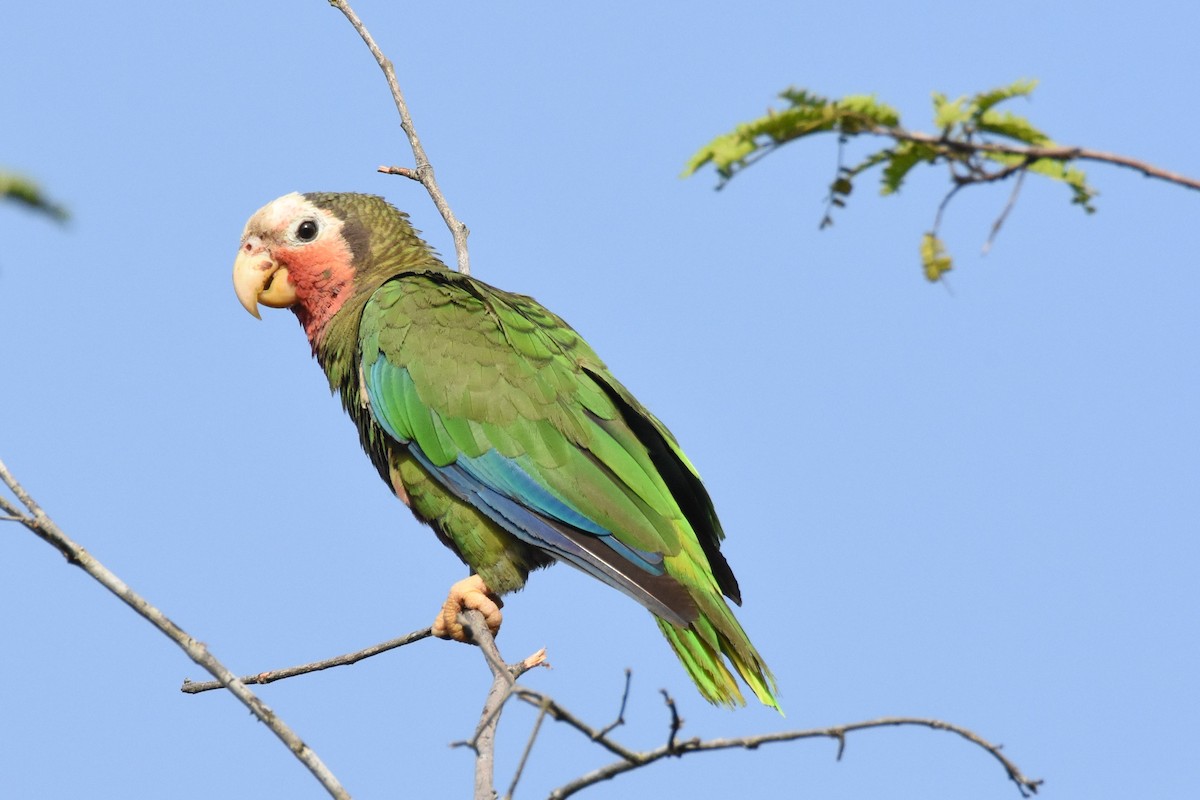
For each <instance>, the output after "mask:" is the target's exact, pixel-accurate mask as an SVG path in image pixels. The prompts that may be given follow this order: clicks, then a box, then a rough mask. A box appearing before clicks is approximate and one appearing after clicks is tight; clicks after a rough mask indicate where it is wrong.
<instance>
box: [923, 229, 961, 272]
mask: <svg viewBox="0 0 1200 800" xmlns="http://www.w3.org/2000/svg"><path fill="white" fill-rule="evenodd" d="M921 265H922V266H923V267H924V268H925V278H926V279H927V280H928V281H930V282H931V283H937V282H938V281H940V280H941V279H942V276H943V275H945V274H946V273H947V272H949V271H950V270H951V269H953V268H954V263H953V262H952V261H951V259H950V256H949V255H947V253H946V248H945V246H944V245H943V244H942V240H941V239H939V238H938V237H937V236H935V235H934V234H933V233H932V232H931V233H926V234H925V235H924V236H922V237H921Z"/></svg>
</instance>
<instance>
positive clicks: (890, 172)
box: [879, 142, 939, 195]
mask: <svg viewBox="0 0 1200 800" xmlns="http://www.w3.org/2000/svg"><path fill="white" fill-rule="evenodd" d="M887 152H888V153H889V156H890V158H889V160H888V165H887V166H886V167H884V168H883V186H882V187H881V188H880V190H879V193H880V194H884V195H888V194H894V193H896V192H898V191H900V185H901V184H902V183H904V179H905V177H907V176H908V173H909V172H910V171H912V168H913V167H915V166H916V165H917V164H920V163H921V162H922V161H926V162H929V163H930V164H932V163H933V162H934V161H935V160H936V159H937V157H938V155H939V151H938V149H937V148H936V147H933V146H932V145H928V144H923V143H921V142H901V143H900V144H898V145H896V147H895V148H894V149H892V150H890V151H887Z"/></svg>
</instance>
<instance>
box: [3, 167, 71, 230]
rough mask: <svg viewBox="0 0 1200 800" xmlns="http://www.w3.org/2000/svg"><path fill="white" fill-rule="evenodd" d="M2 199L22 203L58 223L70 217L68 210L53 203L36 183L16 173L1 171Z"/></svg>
mask: <svg viewBox="0 0 1200 800" xmlns="http://www.w3.org/2000/svg"><path fill="white" fill-rule="evenodd" d="M0 198H3V199H5V200H13V201H15V202H17V203H21V204H22V205H25V206H27V207H29V208H31V209H33V210H35V211H40V212H41V213H43V214H46V215H47V216H49V217H51V218H52V219H54V220H57V221H58V222H65V221H66V220H67V218H68V216H69V215H68V214H67V210H66V209H65V208H63V207H62V206H60V205H58V204H57V203H54V202H52V201H51V200H50V198H48V197H47V196H46V195H45V194H44V193H43V192H42V190H41V187H39V186H38V185H37V184H36V183H34V182H33V181H32V180H30V179H29V178H25V177H22V176H21V175H17V174H15V173H11V172H5V171H0Z"/></svg>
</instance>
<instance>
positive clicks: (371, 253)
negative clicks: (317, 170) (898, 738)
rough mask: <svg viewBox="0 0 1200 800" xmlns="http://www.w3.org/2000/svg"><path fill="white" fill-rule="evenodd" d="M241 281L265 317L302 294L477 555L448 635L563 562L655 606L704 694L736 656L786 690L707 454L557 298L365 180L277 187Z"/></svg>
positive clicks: (453, 543) (380, 434)
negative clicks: (640, 391) (655, 408)
mask: <svg viewBox="0 0 1200 800" xmlns="http://www.w3.org/2000/svg"><path fill="white" fill-rule="evenodd" d="M233 284H234V288H235V290H236V292H237V296H238V299H239V300H240V301H241V303H242V305H243V306H245V307H246V310H247V311H249V312H250V313H251V314H253V315H254V316H256V317H257V316H258V307H259V305H264V306H270V307H272V308H290V309H291V310H292V311H293V312H294V313H295V315H296V317H297V318H298V319H299V320H300V325H301V326H302V327H303V328H304V333H305V334H306V335H307V336H308V341H309V344H310V345H312V351H313V354H314V356H315V357H316V359H317V361H318V362H319V363H320V364H321V367H322V368H323V369H324V370H325V374H326V376H327V377H328V378H329V385H330V388H331V389H332V390H333V391H334V392H335V393H337V394H339V395H340V396H341V400H342V405H343V406H344V407H345V409H346V412H347V413H348V414H349V415H350V417H351V419H353V420H354V424H355V425H356V426H357V427H358V435H359V440H360V442H361V443H362V446H363V449H364V450H366V452H367V455H368V456H370V458H371V462H372V463H373V464H374V465H375V468H376V469H377V470H378V471H379V475H380V477H382V478H383V480H384V482H385V483H387V485H388V486H389V488H390V489H391V490H392V491H393V492H395V494H396V496H397V497H398V498H399V499H400V500H401V501H402V502H404V503H405V504H406V505H407V506H408V507H409V508H410V509H412V511H413V513H414V514H415V515H416V516H417V518H418V519H420V520H421V521H423V522H425V523H427V524H428V525H429V526H430V527H432V528H433V530H434V531H435V532H436V533H437V535H438V538H440V539H441V540H442V542H443V543H444V544H445V545H446V546H447V547H449V548H450V549H451V550H453V551H454V552H455V553H457V554H458V557H459V558H461V559H462V560H463V561H464V562H465V563H466V564H467V565H468V566H469V567H470V569H471V573H472V574H471V576H470V577H469V578H467V579H465V580H463V581H460V582H459V583H457V584H455V586H454V587H453V589H452V590H451V594H450V598H449V599H448V600H447V601H446V604H445V606H444V607H443V610H442V612H441V613H440V614H439V615H438V617H437V620H436V621H435V623H434V626H433V627H434V633H435V634H437V635H439V636H441V637H443V638H456V639H459V640H464V639H465V638H466V635H465V634H464V632H463V630H462V628H461V626H460V625H459V624H458V621H457V618H458V612H459V611H460V610H461V609H463V608H476V609H478V610H480V611H481V612H483V614H484V616H485V618H486V619H487V621H488V625H489V626H490V627H491V628H492V629H493V630H495V629H497V628H498V627H499V624H500V610H499V598H500V596H501V595H503V594H505V593H507V592H512V591H515V590H517V589H520V588H521V587H522V586H523V585H524V584H525V579H526V578H527V577H528V575H529V572H530V571H531V570H534V569H537V568H538V567H544V566H547V565H548V564H551V563H553V562H555V561H563V562H566V563H568V564H570V565H572V566H574V567H577V568H579V569H581V570H583V571H584V572H586V573H588V574H589V575H591V576H592V577H594V578H598V579H599V580H601V581H604V583H606V584H608V585H609V586H611V587H613V588H614V589H618V590H620V591H622V592H624V593H625V594H627V595H629V596H630V597H632V598H633V599H634V600H636V601H637V602H639V603H641V604H642V605H643V606H645V607H646V608H647V609H649V611H650V612H651V613H652V614H653V615H654V616H655V617H656V618H657V620H658V625H659V627H660V628H661V629H662V632H663V633H664V634H665V635H666V637H667V641H669V642H670V643H671V647H672V648H674V650H675V652H676V653H677V654H678V656H679V658H680V660H681V661H682V662H683V665H684V667H685V668H686V669H687V672H688V674H689V675H691V677H692V679H693V680H694V681H695V682H696V685H697V686H698V687H699V689H700V693H701V694H703V695H704V697H706V698H707V699H708V700H710V701H712V702H713V703H720V704H723V705H728V706H733V705H738V704H742V703H744V700H743V698H742V693H741V690H740V689H739V686H738V683H737V681H736V680H735V679H734V677H733V672H736V673H737V674H738V675H740V676H741V678H742V680H744V681H745V682H746V684H747V685H748V686H749V687H750V689H751V690H752V691H753V692H754V694H755V695H756V696H757V697H758V699H759V700H761V701H762V702H763V703H764V704H766V705H768V706H771V707H774V708H778V703H777V701H776V698H775V691H776V690H775V681H774V678H773V677H772V676H771V672H770V670H768V669H767V666H766V664H764V663H763V660H762V658H761V657H760V656H759V654H758V651H757V650H755V649H754V646H753V645H752V644H751V643H750V640H749V639H748V638H747V637H746V634H745V632H744V631H743V630H742V627H741V625H739V624H738V621H737V619H735V618H734V616H733V612H732V611H730V608H729V606H728V605H727V604H726V602H725V600H724V597H728V598H729V599H731V600H732V601H733V602H735V603H738V604H740V603H741V595H740V592H739V590H738V585H737V581H736V580H735V579H734V577H733V572H732V571H731V570H730V568H729V564H728V563H726V561H725V557H724V556H722V555H721V550H720V547H721V540H722V538H724V533H723V531H722V530H721V524H720V522H718V520H717V515H716V513H715V512H714V511H713V505H712V501H711V500H710V499H709V496H708V492H707V491H706V490H705V488H704V485H703V484H702V483H701V482H700V478H699V477H698V476H697V475H696V470H695V468H694V467H693V466H692V464H691V462H690V461H688V459H687V457H686V456H685V455H684V454H683V451H682V450H680V448H679V445H678V444H677V443H676V441H675V438H674V437H673V436H672V435H671V433H670V431H668V430H667V428H666V426H664V425H663V424H662V423H661V422H659V421H658V419H657V418H656V417H655V416H654V415H653V414H651V413H650V412H649V411H647V410H646V408H645V407H643V406H642V404H641V403H639V402H638V401H637V399H636V398H635V397H634V396H633V395H632V394H630V392H629V390H628V389H626V388H625V387H624V386H622V385H621V384H620V383H619V382H618V381H617V379H616V378H614V377H613V376H612V374H611V373H610V372H609V371H608V368H607V367H605V365H604V362H602V361H601V360H600V359H599V358H598V357H597V356H596V354H595V353H594V352H592V349H591V347H589V346H588V344H587V343H586V342H584V341H583V339H582V338H581V337H580V336H579V334H577V333H576V332H575V331H574V330H572V329H571V327H570V326H568V325H567V324H566V323H565V322H563V321H562V320H561V319H560V318H559V317H557V316H556V315H555V314H553V313H552V312H550V311H548V310H546V309H545V308H543V307H542V306H541V305H539V304H538V303H537V302H536V301H535V300H533V299H532V298H530V297H526V296H524V295H519V294H510V293H509V292H505V291H501V290H500V289H496V288H494V287H492V286H489V285H488V284H486V283H484V282H483V281H479V280H476V279H475V278H472V277H468V276H466V275H463V274H461V273H459V272H456V271H453V270H451V269H449V268H448V267H446V265H444V264H443V263H442V262H441V261H440V260H439V259H438V257H437V255H436V254H435V253H434V251H433V250H432V249H431V248H430V247H429V246H428V245H427V244H426V243H425V242H424V241H423V240H422V239H421V238H420V237H419V236H418V234H417V231H415V230H414V229H413V228H412V226H411V225H410V224H409V222H408V218H407V216H406V215H405V214H403V213H402V212H400V211H397V210H396V209H395V208H394V207H392V206H391V205H389V204H388V203H387V202H386V201H384V200H383V199H381V198H378V197H372V196H368V195H361V194H321V193H316V194H289V195H285V196H283V197H280V198H279V199H278V200H275V201H274V202H272V203H269V204H268V205H266V206H264V207H263V208H262V209H260V210H259V211H258V212H257V213H255V214H254V216H252V217H251V218H250V221H249V222H248V223H247V224H246V230H245V232H244V233H243V234H242V242H241V247H240V249H239V250H238V255H237V260H236V262H235V264H234V268H233ZM723 596H724V597H723ZM730 667H732V671H731V670H730Z"/></svg>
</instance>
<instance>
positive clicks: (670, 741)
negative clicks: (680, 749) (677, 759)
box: [659, 689, 683, 753]
mask: <svg viewBox="0 0 1200 800" xmlns="http://www.w3.org/2000/svg"><path fill="white" fill-rule="evenodd" d="M659 691H660V692H661V693H662V696H663V700H665V701H666V703H667V708H668V709H670V711H671V732H670V733H669V734H668V735H667V751H668V752H670V753H675V752H676V744H675V737H676V736H678V735H679V732H680V731H681V730H683V720H682V719H681V718H680V717H679V709H678V708H676V706H675V698H674V697H671V695H669V694H667V690H666V689H659Z"/></svg>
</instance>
